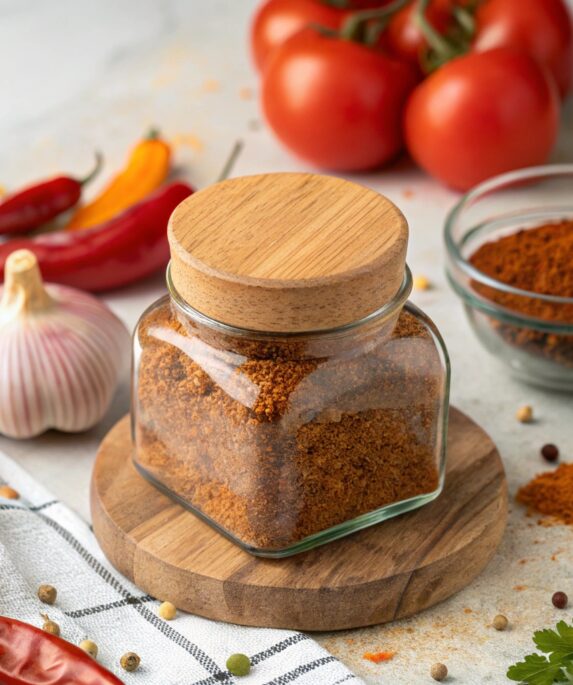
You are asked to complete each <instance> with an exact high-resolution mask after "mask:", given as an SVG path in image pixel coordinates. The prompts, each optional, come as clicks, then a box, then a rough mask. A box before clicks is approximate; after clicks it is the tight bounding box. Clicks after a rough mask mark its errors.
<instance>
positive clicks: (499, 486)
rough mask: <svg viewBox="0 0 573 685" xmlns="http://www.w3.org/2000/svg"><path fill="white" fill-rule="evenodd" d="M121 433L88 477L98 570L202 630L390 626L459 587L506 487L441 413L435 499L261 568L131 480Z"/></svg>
mask: <svg viewBox="0 0 573 685" xmlns="http://www.w3.org/2000/svg"><path fill="white" fill-rule="evenodd" d="M131 451H132V445H131V438H130V431H129V422H128V420H127V419H124V420H123V421H122V422H120V423H119V424H118V425H117V426H116V427H115V428H114V429H113V430H112V431H111V432H110V433H109V434H108V435H107V437H106V438H105V439H104V441H103V443H102V445H101V447H100V450H99V453H98V456H97V459H96V463H95V466H94V472H93V477H92V489H91V496H92V519H93V525H94V531H95V534H96V537H97V539H98V541H99V543H100V545H101V547H102V549H103V551H104V553H105V555H106V556H107V557H108V559H109V560H110V562H111V563H112V564H113V565H114V566H115V567H116V568H117V569H118V570H119V571H120V572H121V573H123V574H124V575H125V576H127V577H128V578H130V579H131V580H133V581H134V582H135V584H136V585H138V586H139V587H140V588H141V590H142V591H143V592H146V593H149V594H150V595H152V596H161V597H163V596H165V595H166V594H167V595H168V596H169V599H170V601H172V602H173V603H174V604H175V605H176V606H177V607H178V608H179V609H181V610H183V611H189V612H191V613H194V614H197V615H200V616H204V617H206V618H209V619H212V620H220V621H227V622H231V623H238V624H242V625H251V626H259V627H272V628H286V629H292V630H307V631H313V630H341V629H346V628H356V627H360V626H366V625H374V624H377V623H385V622H388V621H394V620H397V619H400V618H405V617H406V616H411V615H413V614H416V613H417V612H419V611H422V610H424V609H426V608H428V607H430V606H433V605H434V604H437V603H438V602H441V601H442V600H444V599H446V598H447V597H449V596H450V595H452V594H453V593H455V592H457V591H459V590H461V589H462V588H463V587H465V586H466V585H468V584H469V583H470V582H471V581H472V580H473V579H474V578H475V577H476V576H477V575H478V573H480V571H481V570H482V569H483V568H484V567H485V565H486V564H487V562H488V561H489V559H490V558H491V557H492V555H493V554H494V552H495V549H496V548H497V546H498V544H499V542H500V541H501V538H502V536H503V531H504V528H505V522H506V514H507V484H506V479H505V474H504V471H503V466H502V463H501V459H500V457H499V454H498V452H497V449H496V447H495V445H494V444H493V442H492V441H491V439H490V438H489V437H488V435H487V434H486V433H485V432H484V431H483V430H482V429H481V428H480V427H479V426H477V425H476V424H475V423H473V422H472V421H471V420H470V419H468V418H467V417H466V416H464V415H463V414H462V413H461V412H459V411H457V410H456V409H452V410H451V412H450V428H449V433H448V460H447V471H446V479H445V485H444V489H443V492H442V494H441V495H440V497H437V498H435V499H434V501H433V502H430V503H428V504H427V506H424V507H420V508H419V509H417V510H416V511H412V512H410V513H409V514H407V515H405V516H396V517H394V518H392V519H390V520H388V521H386V522H385V523H384V524H383V525H379V526H370V527H369V528H366V529H365V530H362V531H360V532H358V533H356V534H354V535H349V536H347V537H346V538H344V539H341V540H338V541H336V542H333V543H332V544H329V545H324V546H322V547H320V548H318V549H314V550H311V551H308V552H306V553H305V554H303V555H299V556H292V557H288V558H284V559H262V558H259V557H255V556H252V555H250V554H247V553H246V552H244V551H243V550H242V549H240V548H239V547H238V546H237V545H235V544H234V543H232V542H230V541H229V540H228V539H226V538H225V537H223V535H220V534H219V533H218V532H216V531H215V530H213V528H212V527H211V526H210V525H206V524H205V523H203V522H202V521H201V520H200V519H199V518H198V517H197V516H195V515H194V514H192V513H191V512H189V511H187V510H185V509H183V508H181V507H180V506H179V505H178V504H176V503H174V502H173V501H172V500H171V499H169V498H167V497H165V496H164V495H163V494H162V493H161V492H160V491H159V490H158V489H157V488H155V487H153V486H152V485H151V484H150V483H149V482H148V481H147V480H145V479H144V478H142V477H141V476H140V475H139V473H138V472H137V471H136V470H135V469H134V467H133V464H132V460H131Z"/></svg>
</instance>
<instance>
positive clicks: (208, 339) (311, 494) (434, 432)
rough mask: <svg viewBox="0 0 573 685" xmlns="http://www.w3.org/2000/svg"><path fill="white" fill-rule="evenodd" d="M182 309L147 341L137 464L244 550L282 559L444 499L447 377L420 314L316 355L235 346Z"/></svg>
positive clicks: (310, 345)
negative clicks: (294, 547)
mask: <svg viewBox="0 0 573 685" xmlns="http://www.w3.org/2000/svg"><path fill="white" fill-rule="evenodd" d="M171 307H172V306H171V305H170V304H169V302H167V301H163V304H160V305H158V306H157V307H156V308H155V309H154V310H151V311H150V312H148V313H147V315H146V316H145V318H144V319H143V320H142V321H141V323H140V326H139V329H138V338H139V342H140V345H141V349H142V352H141V355H140V361H139V370H138V388H137V399H138V401H137V407H136V445H137V449H136V455H135V459H136V464H137V465H138V466H139V467H140V468H141V469H142V470H143V471H144V472H145V474H146V475H147V476H148V477H150V478H151V479H152V480H153V481H157V482H159V483H160V484H162V485H163V486H164V487H167V488H169V490H171V491H172V492H174V493H175V494H177V495H178V496H179V497H180V498H182V499H183V500H184V501H185V502H187V503H189V504H190V505H191V506H192V507H193V508H194V509H195V510H198V511H199V512H200V513H201V514H203V515H204V516H206V517H208V518H209V519H211V520H212V521H213V522H214V523H215V524H217V525H218V526H220V527H221V528H223V529H224V530H225V531H226V532H228V533H230V534H231V535H233V536H234V537H235V538H237V539H238V540H239V541H241V542H242V543H244V544H245V543H246V544H248V545H251V546H254V547H257V548H259V549H261V548H262V549H281V548H284V547H285V546H288V545H291V544H293V543H295V542H298V541H299V540H301V539H303V538H305V537H307V536H309V535H311V534H313V533H317V532H319V531H322V530H325V529H328V528H330V527H332V526H334V525H336V524H339V523H342V522H345V521H348V520H351V519H353V518H355V517H356V516H359V515H361V514H364V513H367V512H370V511H374V510H376V509H378V508H380V507H382V506H384V505H387V504H390V503H393V502H396V501H399V500H402V499H407V498H410V497H414V496H416V495H420V494H423V493H428V492H433V491H435V490H436V488H437V487H438V481H439V474H438V470H437V464H436V456H435V454H434V449H435V446H436V445H438V444H439V441H440V437H439V431H440V430H441V426H440V421H439V416H440V411H441V404H442V392H443V375H442V370H441V361H440V359H439V355H438V352H437V350H436V348H435V346H434V343H433V340H432V339H431V337H430V335H429V333H428V331H427V330H426V329H425V328H424V327H423V326H422V324H421V323H420V322H419V321H418V320H417V319H416V318H415V317H414V316H413V315H412V314H410V313H409V312H407V311H406V310H404V311H402V313H401V314H400V317H399V319H398V322H397V323H396V324H395V326H394V322H391V325H390V324H385V325H389V326H390V327H389V330H388V333H387V334H386V335H381V333H380V330H379V329H378V330H375V331H370V332H369V333H368V332H364V331H362V332H360V333H359V334H358V333H355V334H353V335H352V336H350V337H346V338H345V339H344V340H343V341H341V340H340V339H336V340H330V341H329V340H325V341H320V340H316V339H314V340H313V339H312V338H311V339H310V341H309V342H307V341H306V339H303V340H301V339H298V338H295V339H289V338H282V339H277V340H275V339H270V340H269V339H254V338H237V337H230V336H227V335H225V334H224V333H221V332H218V331H216V330H215V329H212V328H208V327H207V326H204V325H199V324H195V323H193V322H191V321H190V320H186V319H185V317H184V316H183V315H179V314H178V312H177V310H176V309H172V308H171ZM392 326H394V327H393V328H392ZM403 338H408V339H409V340H407V342H408V343H409V344H401V343H402V342H403V341H402V339H403ZM412 338H413V339H415V340H412ZM412 343H415V344H412ZM317 346H318V347H317ZM345 346H346V347H345ZM421 379H423V382H421Z"/></svg>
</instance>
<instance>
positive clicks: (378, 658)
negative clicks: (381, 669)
mask: <svg viewBox="0 0 573 685" xmlns="http://www.w3.org/2000/svg"><path fill="white" fill-rule="evenodd" d="M395 655H396V652H366V654H364V659H368V661H372V662H374V663H375V664H380V663H382V661H390V659H393V658H394V656H395Z"/></svg>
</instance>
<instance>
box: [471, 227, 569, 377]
mask: <svg viewBox="0 0 573 685" xmlns="http://www.w3.org/2000/svg"><path fill="white" fill-rule="evenodd" d="M469 261H470V263H471V264H472V265H473V266H474V267H476V268H477V269H479V271H481V272H482V273H484V274H486V275H488V276H490V277H492V278H495V279H496V280H498V281H501V282H502V283H506V284H507V285H511V286H513V287H515V288H519V289H520V290H527V291H529V292H533V293H539V294H541V295H557V296H559V297H573V220H564V221H561V222H558V223H552V224H546V225H543V226H537V227H535V228H530V229H523V230H521V231H517V232H516V233H512V234H510V235H507V236H504V237H502V238H499V239H497V240H494V241H492V242H489V243H485V244H484V245H482V246H481V247H480V248H479V249H478V250H476V252H474V254H473V255H472V256H471V257H470V259H469ZM474 287H475V289H476V291H477V292H479V293H480V294H481V295H483V296H484V297H486V298H487V299H489V300H492V301H493V302H496V303H497V304H499V305H501V306H502V307H506V308H507V309H510V310H512V311H515V312H518V313H521V314H525V315H527V316H531V317H535V318H538V319H543V320H545V321H553V322H557V321H559V322H565V323H571V324H573V304H563V303H559V302H547V301H543V300H540V299H539V298H535V297H522V296H519V295H515V294H512V293H504V292H500V291H499V290H496V289H494V288H490V287H487V286H484V285H482V284H478V283H474ZM492 325H494V326H495V328H496V329H497V330H498V331H499V333H500V334H501V335H502V337H503V338H504V339H506V340H507V341H508V342H510V343H512V344H515V345H518V346H520V347H523V348H526V349H527V350H529V351H530V352H532V353H535V354H537V355H540V356H544V357H547V358H550V359H552V360H553V361H557V362H559V363H562V364H564V365H566V366H573V336H570V335H556V334H551V333H544V332H542V331H538V330H534V329H531V328H524V327H518V326H514V325H509V324H505V323H501V322H498V321H494V320H492Z"/></svg>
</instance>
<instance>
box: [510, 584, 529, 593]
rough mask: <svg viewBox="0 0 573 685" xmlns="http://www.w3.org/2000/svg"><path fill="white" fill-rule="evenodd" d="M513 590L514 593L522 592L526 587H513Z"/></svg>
mask: <svg viewBox="0 0 573 685" xmlns="http://www.w3.org/2000/svg"><path fill="white" fill-rule="evenodd" d="M513 589H514V590H515V591H516V592H523V591H524V590H527V585H514V587H513Z"/></svg>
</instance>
